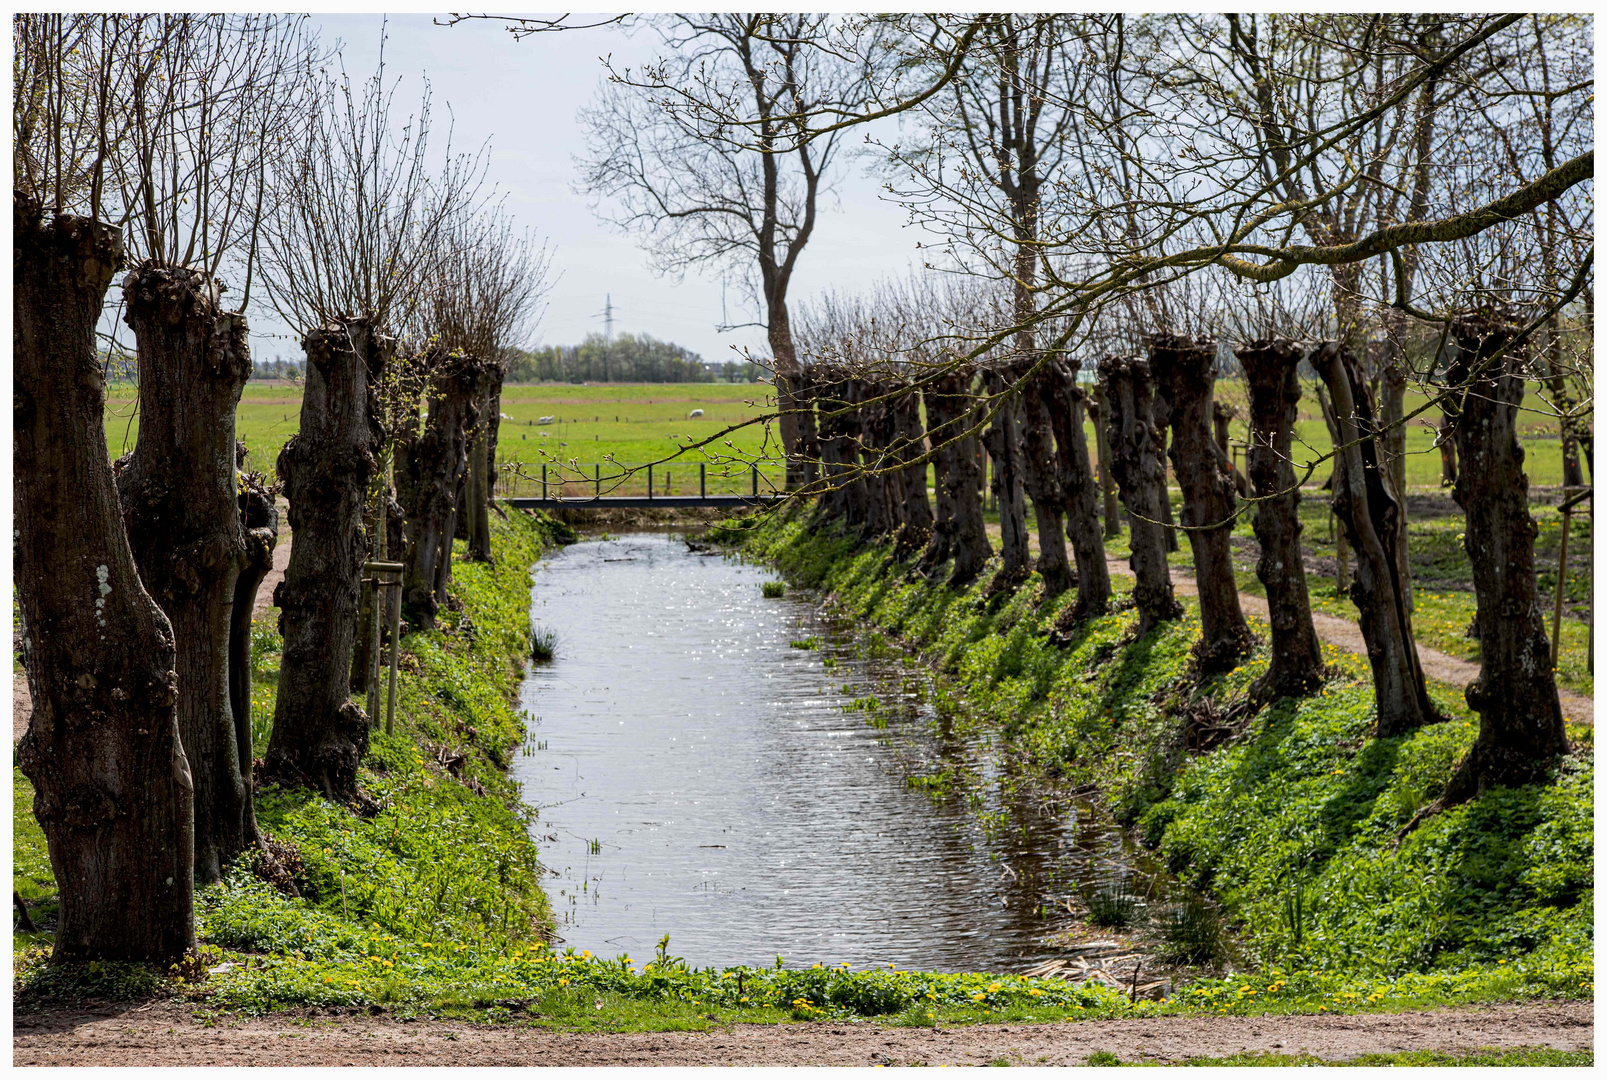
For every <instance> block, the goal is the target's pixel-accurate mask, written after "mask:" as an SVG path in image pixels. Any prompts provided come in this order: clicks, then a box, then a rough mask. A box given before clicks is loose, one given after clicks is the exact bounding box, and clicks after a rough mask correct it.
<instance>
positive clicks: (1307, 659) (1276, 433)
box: [1235, 340, 1323, 698]
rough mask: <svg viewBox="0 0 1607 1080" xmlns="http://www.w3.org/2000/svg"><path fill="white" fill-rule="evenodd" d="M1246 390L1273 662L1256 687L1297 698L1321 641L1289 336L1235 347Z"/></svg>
mask: <svg viewBox="0 0 1607 1080" xmlns="http://www.w3.org/2000/svg"><path fill="white" fill-rule="evenodd" d="M1235 353H1236V354H1237V356H1238V358H1239V364H1240V366H1241V367H1242V368H1243V369H1244V380H1245V383H1246V385H1247V387H1248V389H1249V393H1250V448H1249V453H1248V462H1247V466H1246V467H1247V469H1248V470H1249V473H1250V480H1251V482H1252V483H1253V484H1254V485H1255V494H1256V498H1258V499H1260V500H1261V502H1260V503H1259V504H1258V505H1257V507H1256V511H1255V517H1254V519H1253V520H1252V522H1251V527H1252V528H1253V529H1254V530H1255V538H1256V543H1258V544H1259V545H1260V546H1261V558H1260V560H1259V561H1257V563H1256V568H1255V573H1256V577H1257V578H1259V579H1260V580H1261V584H1262V585H1263V586H1264V587H1265V588H1266V591H1267V616H1268V621H1269V622H1270V623H1271V625H1272V662H1271V664H1270V665H1269V666H1268V668H1267V673H1266V674H1265V675H1263V676H1262V677H1261V678H1260V679H1259V680H1258V683H1257V686H1256V688H1255V696H1256V697H1258V698H1271V697H1302V696H1304V695H1306V694H1309V693H1311V691H1313V690H1315V689H1316V688H1317V687H1318V686H1319V685H1321V683H1322V677H1323V663H1322V646H1321V643H1320V642H1319V641H1318V639H1317V630H1316V628H1315V627H1314V626H1313V625H1312V622H1311V597H1310V595H1309V594H1308V592H1307V590H1306V567H1305V563H1304V561H1303V559H1302V556H1301V550H1300V534H1301V532H1302V531H1303V526H1302V525H1301V524H1300V481H1299V479H1298V478H1297V477H1296V476H1295V470H1294V464H1293V458H1292V456H1291V455H1292V454H1293V452H1294V431H1295V423H1296V422H1297V421H1298V420H1299V409H1298V405H1299V402H1300V379H1299V376H1298V374H1297V371H1298V368H1299V365H1300V358H1301V353H1302V350H1301V349H1300V348H1299V347H1298V346H1296V345H1295V344H1294V343H1293V342H1291V341H1286V340H1263V341H1257V342H1253V343H1251V344H1249V345H1243V346H1240V347H1239V348H1238V349H1236V350H1235Z"/></svg>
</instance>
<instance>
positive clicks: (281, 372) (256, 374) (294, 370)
mask: <svg viewBox="0 0 1607 1080" xmlns="http://www.w3.org/2000/svg"><path fill="white" fill-rule="evenodd" d="M306 374H307V363H306V361H304V360H287V359H285V358H284V357H282V356H276V357H274V358H273V359H272V360H257V361H254V362H253V363H252V365H251V377H252V378H253V379H293V380H299V379H301V378H302V377H303V376H305V375H306Z"/></svg>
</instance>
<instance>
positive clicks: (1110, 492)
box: [1087, 383, 1122, 540]
mask: <svg viewBox="0 0 1607 1080" xmlns="http://www.w3.org/2000/svg"><path fill="white" fill-rule="evenodd" d="M1087 405H1088V419H1089V420H1090V421H1091V422H1092V423H1093V425H1094V449H1095V451H1096V452H1097V453H1098V454H1099V487H1100V491H1101V492H1102V493H1103V495H1104V499H1105V539H1107V540H1114V539H1116V538H1117V537H1118V536H1120V535H1121V534H1122V507H1121V501H1120V500H1119V499H1118V498H1117V496H1116V477H1115V476H1114V475H1112V474H1111V471H1110V443H1109V441H1108V440H1107V439H1106V438H1105V422H1104V419H1103V418H1104V415H1105V391H1104V389H1103V387H1102V386H1101V385H1100V384H1098V383H1095V384H1094V393H1093V400H1092V401H1089V402H1087Z"/></svg>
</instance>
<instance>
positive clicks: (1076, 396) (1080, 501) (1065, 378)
mask: <svg viewBox="0 0 1607 1080" xmlns="http://www.w3.org/2000/svg"><path fill="white" fill-rule="evenodd" d="M1077 368H1078V363H1077V361H1076V360H1075V359H1067V360H1062V361H1060V362H1058V363H1056V364H1055V365H1054V366H1053V367H1051V368H1050V369H1049V374H1050V378H1051V380H1052V381H1051V382H1050V384H1049V391H1050V392H1049V416H1050V419H1051V423H1052V424H1053V427H1054V435H1055V442H1056V443H1057V444H1058V451H1059V452H1058V453H1057V454H1056V458H1055V465H1056V468H1057V470H1058V471H1059V475H1060V490H1061V491H1062V492H1063V493H1064V498H1065V510H1066V535H1067V536H1068V537H1069V538H1070V539H1071V549H1072V552H1073V553H1074V554H1075V556H1076V559H1077V599H1076V601H1075V602H1074V603H1073V604H1072V606H1071V607H1070V608H1069V609H1068V612H1067V614H1066V615H1065V616H1064V617H1063V620H1062V621H1063V622H1064V621H1065V620H1070V621H1073V622H1075V621H1077V620H1081V619H1089V618H1093V617H1094V616H1096V615H1103V614H1105V612H1107V611H1108V610H1110V570H1109V568H1108V567H1106V565H1105V542H1104V540H1103V539H1102V538H1101V537H1100V534H1099V531H1100V530H1099V500H1098V494H1097V492H1096V491H1095V484H1094V474H1093V469H1092V467H1091V466H1090V464H1089V461H1088V438H1087V436H1086V435H1084V434H1083V403H1084V400H1085V398H1086V395H1085V394H1084V392H1083V390H1082V388H1081V387H1079V386H1078V385H1077Z"/></svg>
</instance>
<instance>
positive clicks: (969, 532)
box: [926, 372, 993, 588]
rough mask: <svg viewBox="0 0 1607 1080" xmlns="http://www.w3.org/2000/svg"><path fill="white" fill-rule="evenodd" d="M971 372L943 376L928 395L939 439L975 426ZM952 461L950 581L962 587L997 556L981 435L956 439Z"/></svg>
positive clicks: (947, 481) (948, 479) (948, 481)
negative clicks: (985, 504) (986, 511)
mask: <svg viewBox="0 0 1607 1080" xmlns="http://www.w3.org/2000/svg"><path fill="white" fill-rule="evenodd" d="M972 379H973V376H972V374H971V373H970V372H964V373H961V372H952V373H950V374H948V375H944V376H943V377H941V378H940V379H938V380H937V381H936V382H935V383H934V384H933V386H932V390H931V392H930V393H928V394H927V395H926V408H927V423H928V427H929V428H930V430H931V431H932V432H933V433H934V434H933V437H934V438H940V439H943V440H947V439H952V438H953V437H954V436H955V434H957V433H958V432H961V431H964V430H965V429H966V428H968V427H970V426H971V423H972V417H973V416H974V415H975V409H976V400H975V398H973V397H972V395H971V392H970V391H971V381H972ZM948 452H949V454H951V455H952V456H951V458H950V460H951V462H952V465H951V467H950V468H948V469H947V470H946V474H945V475H944V477H943V486H944V490H945V493H946V496H947V498H948V500H949V502H950V504H951V505H952V506H953V508H954V511H953V519H952V537H951V544H952V548H951V554H952V555H953V557H954V566H953V567H952V568H951V569H950V570H949V579H948V583H949V585H950V586H952V587H955V588H958V587H960V586H964V585H969V584H970V583H971V582H973V581H975V580H976V578H977V575H979V574H981V573H982V571H983V569H984V568H985V567H986V566H987V564H988V560H989V559H991V558H993V545H992V544H990V543H988V527H987V519H986V518H985V517H983V513H982V477H981V472H982V466H981V453H980V447H979V446H978V445H977V437H976V436H975V435H967V436H966V437H965V438H963V439H959V440H957V441H955V443H954V445H953V446H952V447H951V448H950V449H949V451H948Z"/></svg>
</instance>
